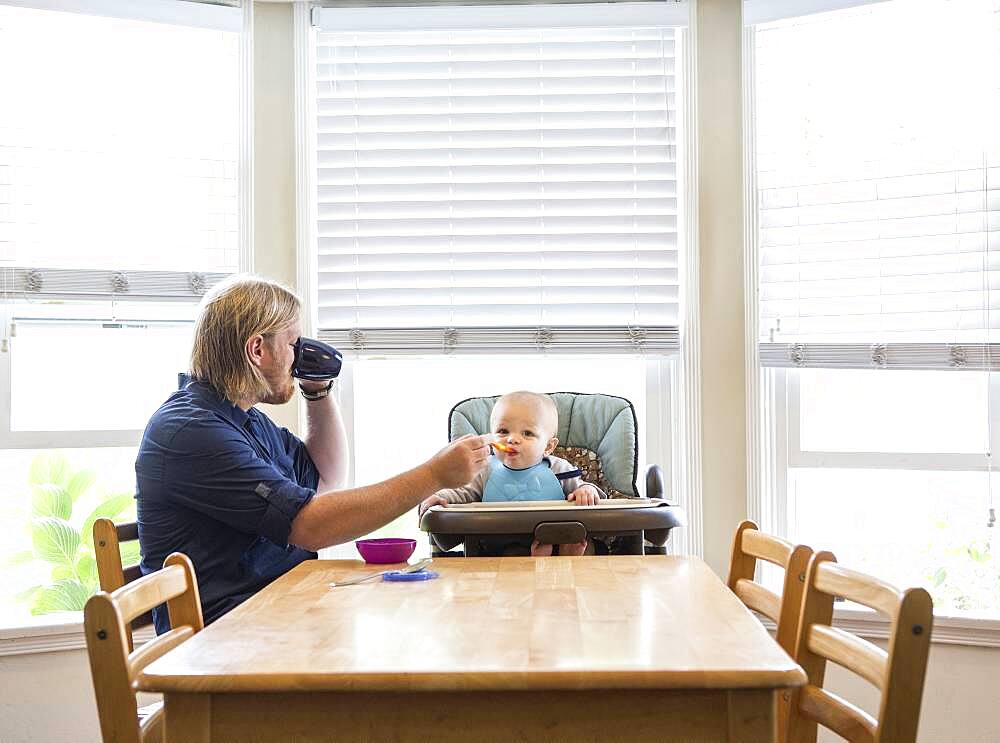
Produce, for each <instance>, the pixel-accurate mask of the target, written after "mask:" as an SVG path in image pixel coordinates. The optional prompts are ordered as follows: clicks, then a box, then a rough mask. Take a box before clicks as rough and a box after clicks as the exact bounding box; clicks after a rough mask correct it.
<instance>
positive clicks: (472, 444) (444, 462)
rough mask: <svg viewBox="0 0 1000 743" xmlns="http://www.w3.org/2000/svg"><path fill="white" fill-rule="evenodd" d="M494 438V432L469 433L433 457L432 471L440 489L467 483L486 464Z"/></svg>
mask: <svg viewBox="0 0 1000 743" xmlns="http://www.w3.org/2000/svg"><path fill="white" fill-rule="evenodd" d="M492 440H493V436H492V434H487V435H485V436H473V435H472V434H468V435H466V436H463V437H462V438H460V439H456V440H455V441H453V442H451V443H450V444H449V445H448V446H446V447H445V448H444V449H442V450H441V451H439V452H438V453H437V454H435V455H434V456H433V457H431V460H430V462H428V464H429V465H430V469H431V472H432V473H433V475H434V478H435V479H436V480H437V481H438V488H437V489H438V490H442V489H444V488H457V487H460V486H462V485H467V484H468V483H469V482H471V481H472V478H474V477H475V476H476V474H477V473H478V472H479V471H480V470H481V469H482V468H483V467H484V466H485V465H486V459H487V457H488V456H489V453H490V449H489V446H488V444H489V443H490V442H491V441H492Z"/></svg>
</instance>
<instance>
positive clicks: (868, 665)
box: [808, 624, 889, 691]
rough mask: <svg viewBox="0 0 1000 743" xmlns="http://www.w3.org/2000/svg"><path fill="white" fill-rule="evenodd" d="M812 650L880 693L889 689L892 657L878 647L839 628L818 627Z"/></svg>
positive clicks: (811, 637) (811, 634)
mask: <svg viewBox="0 0 1000 743" xmlns="http://www.w3.org/2000/svg"><path fill="white" fill-rule="evenodd" d="M808 647H809V650H810V651H812V652H813V653H816V654H817V655H822V656H823V657H824V658H826V659H827V660H832V661H833V662H834V663H836V664H837V665H840V666H843V667H844V668H847V669H848V670H851V671H853V672H854V673H856V674H858V675H859V676H861V678H863V679H865V680H866V681H868V682H870V683H871V684H873V685H874V686H875V687H877V688H878V689H879V690H880V691H881V690H882V689H883V688H885V682H886V671H887V669H888V659H889V654H888V653H886V652H885V651H884V650H883V649H882V648H880V647H879V646H878V645H874V644H872V643H870V642H868V641H867V640H862V639H861V638H860V637H858V636H857V635H852V634H851V633H850V632H845V631H844V630H842V629H838V628H837V627H826V626H824V625H822V624H814V625H813V626H812V629H810V630H809V639H808Z"/></svg>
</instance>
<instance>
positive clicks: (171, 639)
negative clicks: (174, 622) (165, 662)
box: [128, 625, 195, 678]
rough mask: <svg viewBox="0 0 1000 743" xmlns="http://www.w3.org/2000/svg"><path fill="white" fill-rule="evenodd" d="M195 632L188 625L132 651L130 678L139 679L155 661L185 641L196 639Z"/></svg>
mask: <svg viewBox="0 0 1000 743" xmlns="http://www.w3.org/2000/svg"><path fill="white" fill-rule="evenodd" d="M194 632H195V631H194V628H193V627H189V626H186V625H185V626H183V627H178V628H177V629H172V630H169V631H167V632H164V633H163V634H162V635H159V636H157V637H156V638H154V639H152V640H150V641H149V642H147V643H146V644H145V645H143V646H142V647H140V648H137V649H136V650H134V651H132V652H131V653H130V654H129V656H128V672H129V676H131V677H132V678H135V677H137V676H138V675H139V674H140V673H142V672H143V670H145V668H146V666H148V665H149V664H150V663H152V662H153V661H154V660H156V659H157V658H159V657H161V656H163V655H165V654H166V653H167V652H168V651H170V650H173V649H174V648H175V647H177V646H178V645H180V644H181V643H182V642H184V641H185V640H187V639H189V638H191V637H194Z"/></svg>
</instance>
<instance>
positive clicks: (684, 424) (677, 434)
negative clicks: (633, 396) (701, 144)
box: [293, 0, 703, 558]
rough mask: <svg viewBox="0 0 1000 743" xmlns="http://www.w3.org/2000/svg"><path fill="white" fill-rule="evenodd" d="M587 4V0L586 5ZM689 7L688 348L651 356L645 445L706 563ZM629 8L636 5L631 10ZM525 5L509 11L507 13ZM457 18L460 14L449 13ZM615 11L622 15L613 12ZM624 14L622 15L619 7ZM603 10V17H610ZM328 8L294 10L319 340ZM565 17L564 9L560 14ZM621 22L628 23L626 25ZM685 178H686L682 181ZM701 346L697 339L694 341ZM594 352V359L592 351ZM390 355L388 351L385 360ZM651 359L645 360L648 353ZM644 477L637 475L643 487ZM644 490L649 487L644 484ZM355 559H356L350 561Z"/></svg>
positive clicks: (682, 159)
mask: <svg viewBox="0 0 1000 743" xmlns="http://www.w3.org/2000/svg"><path fill="white" fill-rule="evenodd" d="M581 2H587V0H581ZM426 4H427V5H435V4H436V3H435V0H427V3H426ZM684 4H686V5H687V7H684V8H680V7H678V8H671V9H668V10H669V12H670V13H671V15H670V17H671V18H676V19H678V22H680V20H681V19H683V22H684V25H685V27H684V28H683V29H682V30H681V32H680V33H681V34H682V35H683V39H682V44H683V47H682V48H683V50H684V53H683V64H684V69H685V70H687V71H688V72H687V73H686V74H687V78H686V85H685V94H684V96H683V98H682V101H683V102H682V103H680V104H679V105H680V110H679V114H678V126H679V128H680V130H681V132H682V136H681V137H679V138H678V142H677V150H678V154H677V172H678V177H679V178H683V183H684V184H685V186H684V192H685V194H684V197H683V200H682V201H683V208H681V209H680V210H679V213H678V220H679V222H678V232H679V234H681V235H684V236H685V239H684V240H683V241H682V242H681V243H680V244H679V249H680V253H681V266H680V268H679V271H680V274H681V275H680V280H679V282H680V292H681V322H680V328H679V331H680V336H681V338H682V341H681V343H680V348H679V350H674V351H670V352H668V353H664V354H659V353H658V354H656V355H652V354H651V355H649V356H648V358H647V368H646V410H645V414H646V417H645V420H646V431H645V435H644V440H643V441H641V442H639V446H640V447H641V448H642V450H643V451H645V452H647V456H646V460H647V461H649V462H655V463H657V464H659V465H660V466H661V467H663V468H664V473H665V483H664V485H665V490H666V492H665V497H666V498H668V499H670V500H671V502H673V503H675V504H676V505H679V506H681V507H683V508H684V509H685V511H686V513H687V514H688V527H687V528H686V529H679V530H675V532H677V533H676V534H675V535H672V536H671V539H670V541H669V542H668V544H667V550H668V553H669V554H694V555H698V556H700V555H701V554H702V550H703V537H702V525H701V518H702V516H701V515H702V491H701V467H700V462H701V454H700V451H701V449H700V447H701V437H700V433H699V431H700V418H701V400H700V390H701V386H700V379H699V378H698V375H697V372H696V369H697V364H698V358H699V349H698V345H697V340H696V339H697V335H698V332H699V318H698V316H697V315H698V312H697V308H698V300H697V296H698V290H699V289H698V286H699V279H698V277H699V268H698V266H699V264H698V250H697V239H696V237H695V236H694V235H693V234H691V231H693V230H695V229H696V227H697V222H696V218H697V212H696V208H697V207H696V204H697V192H696V188H697V180H696V178H695V175H696V174H695V158H694V153H695V149H694V147H695V137H694V129H695V120H694V113H695V111H694V105H695V90H694V89H695V77H694V70H695V67H694V56H695V55H694V44H693V40H692V38H691V35H690V33H689V31H690V29H691V26H692V24H693V22H694V15H695V10H696V4H695V3H684ZM626 5H628V4H627V3H626ZM511 8H513V9H515V10H516V8H517V6H508V8H507V10H510V9H511ZM408 9H410V7H409V6H408V7H406V8H402V7H400V8H395V11H396V13H395V14H393V23H394V24H395V25H397V26H398V25H399V23H400V19H399V13H400V12H403V11H406V10H408ZM445 10H447V11H448V12H452V13H453V12H454V9H445ZM612 10H615V9H612ZM617 10H621V8H620V7H619V8H618V9H617ZM606 11H607V8H606V7H603V8H599V9H597V10H596V11H595V12H597V13H603V12H606ZM321 12H322V11H321V9H319V8H317V7H312V8H310V7H309V6H308V5H307V4H304V3H296V5H295V9H294V11H293V23H294V58H295V99H296V100H295V129H296V158H295V181H296V196H297V203H298V207H297V210H296V211H297V215H296V226H297V230H296V256H297V259H296V279H297V286H298V289H299V295H300V296H301V297H302V298H303V317H302V332H303V333H304V334H307V335H315V333H316V332H317V330H316V328H317V325H318V312H317V297H316V294H317V286H316V284H317V280H316V277H317V263H318V260H317V251H316V250H315V245H316V219H317V211H318V209H317V200H316V198H315V193H316V186H317V183H316V180H317V179H316V148H315V147H314V146H312V143H313V142H314V137H315V136H316V131H315V122H316V100H315V96H313V95H310V94H308V93H310V92H311V88H310V87H309V86H310V83H311V81H312V79H313V74H314V70H315V66H316V50H315V37H314V36H313V34H314V33H315V30H316V29H317V28H319V27H320V13H321ZM554 12H558V8H557V10H556V11H554ZM619 22H621V20H620V18H619ZM681 174H683V175H681ZM692 339H693V340H692ZM590 353H594V352H590ZM383 354H384V352H380V355H383ZM643 355H644V354H643ZM352 375H353V372H352V370H351V365H350V364H345V366H344V371H343V372H342V373H341V375H340V377H339V381H338V383H337V384H336V385H335V389H336V393H335V394H336V398H337V402H338V404H339V406H340V409H341V413H342V416H343V420H344V426H345V429H346V431H347V437H348V440H349V441H354V430H355V427H354V415H355V401H354V385H353V380H352ZM305 421H306V417H305V405H304V403H302V402H301V401H299V404H298V423H299V426H300V427H301V426H304V425H305ZM353 457H354V455H353V449H352V453H351V463H350V464H351V467H350V475H349V481H350V483H351V484H353V483H354V470H355V468H354V466H353V464H354V459H353ZM644 476H645V473H644V472H640V473H638V475H637V479H638V480H640V481H642V480H643V478H644ZM640 488H641V489H642V490H643V491H644V482H640ZM336 550H337V548H331V549H330V550H325V551H324V552H323V553H321V557H331V558H332V557H343V556H345V555H344V554H342V553H340V552H336ZM350 556H351V557H353V554H351V555H350Z"/></svg>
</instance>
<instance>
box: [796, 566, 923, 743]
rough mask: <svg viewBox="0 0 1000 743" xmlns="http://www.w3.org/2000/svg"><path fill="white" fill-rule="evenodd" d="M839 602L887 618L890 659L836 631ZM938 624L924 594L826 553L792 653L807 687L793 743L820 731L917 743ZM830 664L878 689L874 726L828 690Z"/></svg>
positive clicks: (878, 742) (870, 742)
mask: <svg viewBox="0 0 1000 743" xmlns="http://www.w3.org/2000/svg"><path fill="white" fill-rule="evenodd" d="M837 597H842V598H844V599H847V600H848V601H853V602H855V603H857V604H862V605H864V606H867V607H868V608H870V609H874V610H876V611H877V612H879V613H880V614H883V615H885V616H887V617H888V618H889V621H890V634H889V645H888V651H885V650H882V649H881V648H880V647H878V646H877V645H875V644H873V643H870V642H868V641H867V640H863V639H861V638H860V637H858V636H856V635H853V634H851V633H850V632H846V631H844V630H842V629H839V628H837V627H833V626H831V623H832V620H833V602H834V599H835V598H837ZM933 616H934V606H933V602H932V601H931V597H930V594H928V593H927V591H925V590H924V589H922V588H910V589H907V590H905V591H899V590H898V589H897V588H895V587H893V586H891V585H889V584H888V583H885V582H883V581H881V580H879V579H878V578H873V577H871V576H869V575H865V574H864V573H859V572H857V571H854V570H849V569H847V568H845V567H842V566H840V565H838V564H837V560H836V558H835V557H834V556H833V555H832V554H830V553H829V552H818V553H816V555H814V556H813V558H812V560H811V561H810V563H809V569H808V571H807V573H806V590H805V597H804V598H803V602H802V617H801V621H800V624H799V633H798V639H797V641H796V652H795V660H796V661H797V662H798V663H799V665H801V666H802V668H803V669H804V670H805V672H806V675H807V676H808V677H809V681H808V683H807V684H806V685H805V686H804V687H802V688H800V689H796V690H795V691H794V692H793V694H792V705H791V708H790V710H789V719H788V738H787V740H788V741H789V743H805V742H806V741H810V743H811V742H812V741H815V740H816V726H817V724H819V725H822V726H823V727H825V728H828V729H830V730H832V731H833V732H835V733H836V734H837V735H840V736H841V737H842V738H844V739H846V740H848V741H850V742H851V743H862V742H863V743H914V741H916V739H917V722H918V720H919V718H920V701H921V696H922V694H923V688H924V672H925V671H926V669H927V653H928V650H929V648H930V640H931V629H932V623H933ZM827 661H833V662H834V663H836V664H838V665H840V666H843V667H844V668H847V669H848V670H850V671H852V672H853V673H856V674H857V675H859V676H861V677H862V678H864V679H866V680H867V681H869V682H870V683H872V684H874V685H875V686H876V687H877V688H878V689H879V691H880V692H881V703H880V706H879V713H878V717H877V718H874V717H872V716H871V715H869V714H868V713H867V712H865V711H863V710H861V709H860V708H858V707H856V706H855V705H853V704H851V703H850V702H848V701H846V700H844V699H842V698H840V697H839V696H837V695H836V694H833V693H832V692H829V691H827V690H826V689H824V688H823V677H824V673H825V671H826V664H827Z"/></svg>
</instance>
